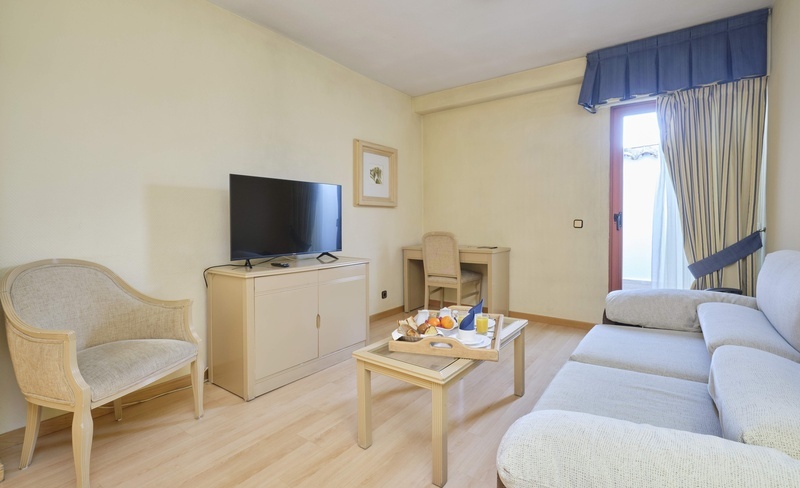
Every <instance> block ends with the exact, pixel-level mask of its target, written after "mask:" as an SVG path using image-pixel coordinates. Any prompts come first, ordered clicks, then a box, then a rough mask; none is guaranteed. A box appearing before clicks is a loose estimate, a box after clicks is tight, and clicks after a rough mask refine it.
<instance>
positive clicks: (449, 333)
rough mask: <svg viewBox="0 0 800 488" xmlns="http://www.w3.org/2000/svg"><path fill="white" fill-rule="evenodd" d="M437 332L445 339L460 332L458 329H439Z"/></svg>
mask: <svg viewBox="0 0 800 488" xmlns="http://www.w3.org/2000/svg"><path fill="white" fill-rule="evenodd" d="M436 330H438V331H439V333H440V334H442V335H443V336H445V337H451V336H454V335H456V332H458V327H453V328H452V329H445V328H444V327H437V328H436Z"/></svg>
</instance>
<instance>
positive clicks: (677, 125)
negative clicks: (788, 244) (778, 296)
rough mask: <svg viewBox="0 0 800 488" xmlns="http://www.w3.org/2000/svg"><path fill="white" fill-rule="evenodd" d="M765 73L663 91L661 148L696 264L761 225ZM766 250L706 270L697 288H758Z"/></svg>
mask: <svg viewBox="0 0 800 488" xmlns="http://www.w3.org/2000/svg"><path fill="white" fill-rule="evenodd" d="M766 110H767V77H760V78H748V79H744V80H739V81H735V82H731V83H724V84H719V85H710V86H704V87H701V88H695V89H693V90H684V91H678V92H674V93H670V94H668V95H662V96H659V97H658V100H657V105H656V112H657V115H658V125H659V130H660V132H661V146H662V151H663V155H664V160H665V162H666V165H667V168H668V170H669V173H670V176H671V177H672V182H673V185H674V187H675V195H676V196H677V199H678V211H679V214H680V217H681V227H682V229H683V239H684V251H685V252H686V258H687V259H688V261H689V263H695V262H697V261H699V260H701V259H704V258H706V257H708V256H711V255H712V254H715V253H717V252H720V251H722V250H723V249H725V248H727V247H728V246H731V245H733V244H735V243H737V242H739V241H740V240H742V239H744V238H745V237H747V236H749V235H751V234H752V233H754V232H756V231H757V230H758V229H760V228H762V227H763V208H762V202H763V191H764V182H763V181H762V167H763V153H764V130H765V119H766ZM761 258H762V256H761V252H759V253H757V254H751V255H750V256H748V257H747V258H745V259H743V260H740V261H738V262H737V263H735V264H732V265H730V266H727V267H725V268H723V269H721V270H719V271H716V272H713V273H711V274H708V275H706V276H702V277H700V278H698V279H697V280H696V281H695V284H694V285H693V288H699V289H706V288H713V287H729V288H739V289H741V290H742V291H743V292H744V293H745V294H747V295H753V294H754V293H755V279H756V276H757V272H758V269H759V268H760V263H761Z"/></svg>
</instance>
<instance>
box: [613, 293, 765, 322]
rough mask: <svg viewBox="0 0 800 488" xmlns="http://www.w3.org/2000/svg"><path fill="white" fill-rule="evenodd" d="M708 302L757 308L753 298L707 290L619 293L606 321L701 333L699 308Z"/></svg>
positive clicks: (614, 295)
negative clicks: (698, 315) (698, 316)
mask: <svg viewBox="0 0 800 488" xmlns="http://www.w3.org/2000/svg"><path fill="white" fill-rule="evenodd" d="M706 302H723V303H735V304H737V305H742V306H745V307H752V308H755V307H756V300H755V299H754V298H753V297H747V296H742V295H734V294H731V293H721V292H714V291H705V290H617V291H612V292H611V293H609V294H608V295H607V296H606V317H608V318H609V319H611V320H613V321H614V322H619V323H621V324H631V325H640V326H642V327H648V328H654V329H671V330H688V331H692V332H698V331H699V330H700V322H699V321H698V320H697V306H698V305H700V304H701V303H706Z"/></svg>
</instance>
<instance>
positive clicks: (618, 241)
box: [608, 100, 656, 292]
mask: <svg viewBox="0 0 800 488" xmlns="http://www.w3.org/2000/svg"><path fill="white" fill-rule="evenodd" d="M655 111H656V101H655V100H647V101H644V102H636V103H626V104H623V105H616V106H614V107H611V130H610V137H611V157H610V164H609V212H608V291H609V292H611V291H614V290H621V289H622V235H623V232H624V228H625V224H624V222H625V220H624V217H625V216H624V215H623V216H622V217H623V224H622V225H621V227H620V230H617V227H616V224H615V222H614V214H616V213H618V212H622V189H623V184H624V182H623V178H622V165H623V160H624V157H623V154H622V150H623V147H622V135H623V120H624V119H625V117H627V116H629V115H639V114H643V113H647V112H655Z"/></svg>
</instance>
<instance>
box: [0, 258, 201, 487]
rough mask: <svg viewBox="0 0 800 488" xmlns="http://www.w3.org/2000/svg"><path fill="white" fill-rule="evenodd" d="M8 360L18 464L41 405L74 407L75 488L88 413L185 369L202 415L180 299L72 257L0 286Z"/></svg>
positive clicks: (81, 476)
mask: <svg viewBox="0 0 800 488" xmlns="http://www.w3.org/2000/svg"><path fill="white" fill-rule="evenodd" d="M0 303H2V306H3V311H4V312H5V316H6V334H7V336H8V347H9V351H10V355H11V363H12V365H13V367H14V373H15V375H16V378H17V383H18V384H19V387H20V390H21V391H22V394H23V396H24V397H25V400H26V401H27V403H28V410H27V420H26V424H25V438H24V441H23V445H22V456H21V459H20V469H25V468H27V467H28V466H29V465H30V463H31V459H32V456H33V451H34V448H35V446H36V438H37V436H38V431H39V423H40V421H41V414H42V407H49V408H55V409H58V410H65V411H68V412H73V414H74V417H73V421H72V451H73V456H74V462H75V473H76V478H77V485H78V486H79V487H88V486H89V456H90V453H91V447H92V433H93V421H92V415H91V409H93V408H95V407H98V406H100V405H103V404H106V403H109V402H113V404H114V414H115V416H116V418H117V420H120V419H121V414H122V401H121V398H122V397H123V396H124V395H126V394H128V393H131V392H133V391H135V390H138V389H140V388H142V387H144V386H146V385H148V384H150V383H153V382H154V381H156V380H157V379H159V378H162V377H164V376H166V375H168V374H170V373H172V372H174V371H177V370H178V369H180V368H182V367H184V366H186V365H191V378H192V389H193V391H194V416H195V418H198V419H199V418H200V417H202V415H203V389H202V388H203V385H202V381H203V371H204V368H203V365H202V361H201V360H200V358H199V355H198V345H199V339H198V337H197V335H196V334H195V333H194V331H193V330H192V328H191V302H190V301H189V300H180V301H162V300H156V299H153V298H150V297H147V296H145V295H143V294H141V293H139V292H137V291H136V290H134V289H133V288H131V287H130V286H129V285H128V284H127V283H125V282H124V281H122V279H120V278H119V277H118V276H117V275H115V274H114V273H113V272H112V271H110V270H109V269H107V268H105V267H103V266H100V265H98V264H94V263H90V262H86V261H77V260H45V261H37V262H34V263H30V264H27V265H23V266H19V267H17V268H14V269H12V270H11V271H10V272H9V273H8V274H7V275H6V276H5V277H4V278H3V280H2V282H0Z"/></svg>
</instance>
